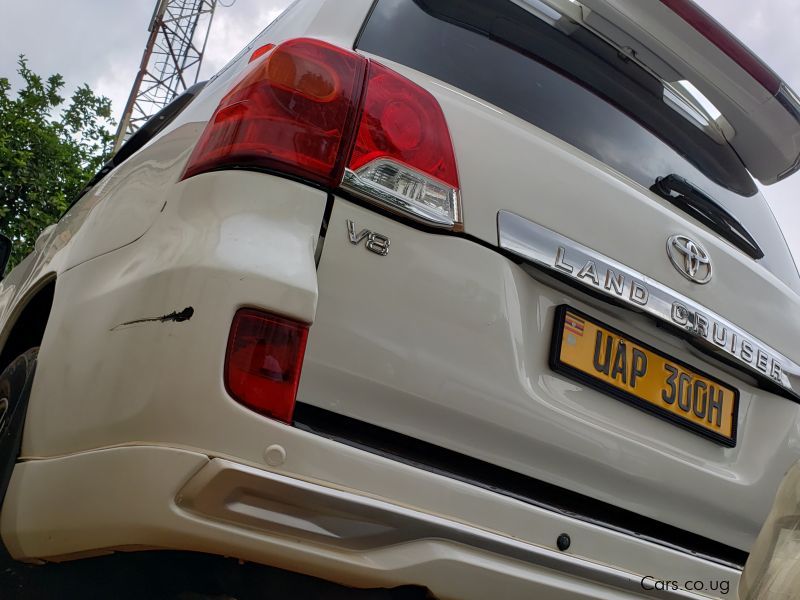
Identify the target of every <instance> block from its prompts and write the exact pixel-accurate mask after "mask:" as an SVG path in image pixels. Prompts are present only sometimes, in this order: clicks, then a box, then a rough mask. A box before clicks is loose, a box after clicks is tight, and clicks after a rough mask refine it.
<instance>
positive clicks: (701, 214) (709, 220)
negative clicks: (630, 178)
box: [650, 175, 764, 260]
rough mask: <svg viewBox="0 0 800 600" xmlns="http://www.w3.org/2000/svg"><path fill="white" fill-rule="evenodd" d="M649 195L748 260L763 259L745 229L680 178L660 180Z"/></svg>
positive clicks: (726, 212)
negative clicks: (729, 245) (677, 210)
mask: <svg viewBox="0 0 800 600" xmlns="http://www.w3.org/2000/svg"><path fill="white" fill-rule="evenodd" d="M650 191H652V192H655V193H656V194H658V195H659V196H661V197H662V198H664V199H665V200H668V201H670V202H671V203H672V204H674V205H675V206H677V207H678V208H680V209H681V210H682V211H684V212H685V213H687V214H688V215H690V216H692V217H694V218H695V219H697V220H698V221H700V222H701V223H702V224H703V225H705V226H707V227H708V228H710V229H711V230H712V231H714V232H715V233H718V234H719V235H720V236H722V237H723V238H724V239H726V240H728V241H729V242H730V243H731V244H733V245H734V246H736V247H737V248H738V249H739V250H741V251H742V252H744V253H745V254H747V255H748V256H750V257H751V258H754V259H756V260H758V259H760V258H764V251H763V250H761V247H760V246H759V245H758V243H757V242H756V241H755V239H753V236H752V235H750V232H749V231H747V229H745V227H744V225H742V224H741V223H740V222H739V221H737V220H736V218H735V217H734V216H733V215H731V214H730V213H729V212H728V211H727V210H725V209H724V208H722V207H721V206H720V205H719V204H717V203H716V202H715V201H714V200H712V199H711V198H710V197H709V196H708V195H706V194H704V193H703V192H701V191H700V190H699V189H697V188H696V187H694V186H693V185H692V184H691V183H689V182H688V181H686V180H685V179H684V178H683V177H679V176H678V175H667V176H666V177H659V178H658V179H656V182H655V183H654V184H653V186H652V187H651V188H650Z"/></svg>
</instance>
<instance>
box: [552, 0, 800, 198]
mask: <svg viewBox="0 0 800 600" xmlns="http://www.w3.org/2000/svg"><path fill="white" fill-rule="evenodd" d="M544 2H546V3H547V4H549V5H551V6H553V8H556V9H559V8H563V7H564V5H565V2H564V1H563V0H544ZM570 4H572V8H573V10H570V11H569V12H571V13H572V14H573V15H575V13H576V12H578V11H576V10H575V8H576V4H577V6H580V11H579V13H580V14H579V18H580V20H581V21H582V23H583V25H584V26H586V27H587V28H589V29H591V30H592V31H594V32H595V33H597V34H598V35H600V36H601V37H603V38H605V39H606V40H608V41H609V42H611V43H613V44H614V45H616V46H618V47H619V48H621V49H624V50H625V52H626V53H627V54H629V55H631V56H633V57H635V59H636V60H637V61H638V62H640V63H641V64H643V65H644V66H645V67H647V68H648V69H650V70H651V71H652V72H654V73H655V74H656V75H658V76H659V77H660V78H661V79H662V80H664V81H666V82H673V83H674V82H679V81H681V80H688V81H689V82H691V84H692V85H694V87H695V88H697V89H698V90H699V91H700V92H701V93H702V94H703V95H704V96H705V97H706V98H707V99H708V100H709V101H710V102H711V103H712V104H714V106H715V107H716V108H717V110H719V112H720V113H722V115H723V117H724V118H725V120H726V121H727V124H729V125H730V127H727V126H725V127H722V132H723V134H724V135H725V137H726V138H727V139H728V141H729V143H730V144H731V146H733V148H734V149H735V150H736V152H737V153H738V154H739V156H740V157H741V159H742V161H743V162H744V164H745V166H746V167H747V169H748V170H749V171H750V173H751V174H752V175H753V176H754V177H755V178H756V179H758V180H759V181H760V182H761V183H763V184H765V185H769V184H772V183H776V182H778V181H780V180H782V179H785V178H786V177H788V176H789V175H792V174H793V173H795V172H796V171H798V170H800V97H798V95H797V94H796V93H795V92H794V91H792V89H791V88H790V87H789V86H788V85H787V84H786V83H785V82H784V81H782V80H781V78H780V77H778V75H776V74H775V72H774V71H773V70H772V69H770V68H769V67H768V66H767V65H766V64H764V62H763V61H762V60H761V59H759V58H758V57H757V56H756V55H755V54H754V53H753V52H752V51H751V50H750V49H749V48H748V47H747V46H745V45H744V44H743V43H742V42H741V41H739V40H738V39H737V38H736V37H735V36H734V35H733V34H731V33H730V32H729V31H728V30H727V29H725V28H724V27H723V26H722V25H721V24H720V23H719V22H718V21H716V20H715V19H714V18H713V17H711V16H710V15H709V14H708V13H706V12H705V11H704V10H703V9H701V8H700V7H699V6H697V5H696V4H695V3H694V2H692V0H580V3H579V4H578V3H574V2H570ZM575 16H578V15H575Z"/></svg>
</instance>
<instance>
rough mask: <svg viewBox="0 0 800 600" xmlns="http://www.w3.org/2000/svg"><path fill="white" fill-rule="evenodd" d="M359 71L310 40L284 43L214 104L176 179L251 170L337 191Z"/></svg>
mask: <svg viewBox="0 0 800 600" xmlns="http://www.w3.org/2000/svg"><path fill="white" fill-rule="evenodd" d="M364 67H365V61H364V59H363V58H361V57H359V56H358V55H356V54H353V53H352V52H347V51H345V50H341V49H340V48H337V47H335V46H331V45H330V44H326V43H324V42H320V41H317V40H307V39H297V40H291V41H289V42H285V43H283V44H281V45H280V46H278V47H276V48H274V49H273V50H272V51H270V52H267V53H266V54H264V56H263V57H262V58H261V59H257V60H256V61H254V62H253V63H252V64H251V66H250V67H249V69H248V70H247V71H245V73H244V75H243V77H242V78H241V79H240V80H239V82H238V83H237V84H236V85H235V86H234V88H233V89H232V90H231V91H230V92H229V93H228V94H227V95H226V96H225V97H224V98H223V99H222V101H221V102H220V104H219V106H218V107H217V110H216V112H215V113H214V115H213V116H212V117H211V120H210V121H209V123H208V125H207V126H206V129H205V131H204V132H203V134H202V136H201V137H200V140H199V141H198V143H197V146H196V147H195V150H194V152H193V153H192V156H191V158H190V159H189V163H188V165H187V167H186V171H185V172H184V175H183V176H184V178H187V177H192V176H193V175H197V174H198V173H203V172H206V171H211V170H215V169H222V168H226V167H251V168H263V169H272V170H276V171H281V172H284V173H289V174H291V175H294V176H297V177H301V178H303V179H307V180H310V181H314V182H316V183H320V184H322V185H326V186H335V185H337V184H338V183H339V181H341V178H342V171H343V169H344V161H343V159H342V152H341V146H342V142H343V141H345V140H349V139H350V132H351V131H352V129H353V121H354V119H355V113H356V108H357V104H358V101H359V97H360V92H361V86H362V82H363V78H364Z"/></svg>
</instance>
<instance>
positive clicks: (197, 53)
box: [114, 0, 217, 150]
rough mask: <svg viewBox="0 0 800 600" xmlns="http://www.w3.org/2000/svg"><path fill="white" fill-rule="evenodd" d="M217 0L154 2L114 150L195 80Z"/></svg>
mask: <svg viewBox="0 0 800 600" xmlns="http://www.w3.org/2000/svg"><path fill="white" fill-rule="evenodd" d="M216 7H217V0H157V2H156V8H155V11H154V12H153V18H152V19H151V21H150V27H149V28H148V31H149V32H150V37H149V38H148V40H147V46H146V47H145V49H144V55H143V56H142V63H141V65H140V66H139V73H138V74H137V75H136V80H135V81H134V83H133V89H132V90H131V95H130V97H129V98H128V103H127V104H126V105H125V112H123V114H122V119H121V120H120V123H119V128H118V129H117V140H116V144H115V147H114V149H115V150H116V149H117V148H119V147H120V146H121V145H122V142H123V141H124V140H125V139H126V138H127V137H128V136H129V135H131V134H132V133H133V132H135V131H136V130H137V129H138V128H139V127H140V126H141V125H142V124H143V123H144V122H145V121H147V119H149V118H150V117H152V116H153V115H154V114H156V113H157V112H158V111H159V110H161V109H162V108H164V107H165V106H166V105H167V104H169V103H170V102H171V101H172V100H173V99H174V98H175V96H177V95H178V94H180V93H181V92H183V91H184V90H186V89H187V88H188V87H190V86H192V85H193V84H195V83H197V78H198V76H199V75H200V65H201V63H202V61H203V53H204V52H205V48H206V42H207V41H208V33H209V31H210V30H211V20H212V19H213V17H214V10H215V9H216Z"/></svg>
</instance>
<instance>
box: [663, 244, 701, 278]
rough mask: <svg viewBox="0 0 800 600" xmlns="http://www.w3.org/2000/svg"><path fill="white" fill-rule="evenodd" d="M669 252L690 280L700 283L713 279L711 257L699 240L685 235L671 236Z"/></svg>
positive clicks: (673, 261)
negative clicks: (696, 240)
mask: <svg viewBox="0 0 800 600" xmlns="http://www.w3.org/2000/svg"><path fill="white" fill-rule="evenodd" d="M667 254H668V255H669V259H670V261H672V265H673V266H674V267H675V268H676V269H678V272H679V273H680V274H681V275H683V276H684V277H686V279H688V280H689V281H694V282H695V283H699V284H703V283H708V282H709V281H711V257H710V256H709V255H708V252H707V251H706V249H705V248H703V247H702V246H701V245H700V244H699V243H698V242H695V241H694V240H691V239H689V238H688V237H686V236H685V235H673V236H670V238H669V239H668V240H667Z"/></svg>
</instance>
